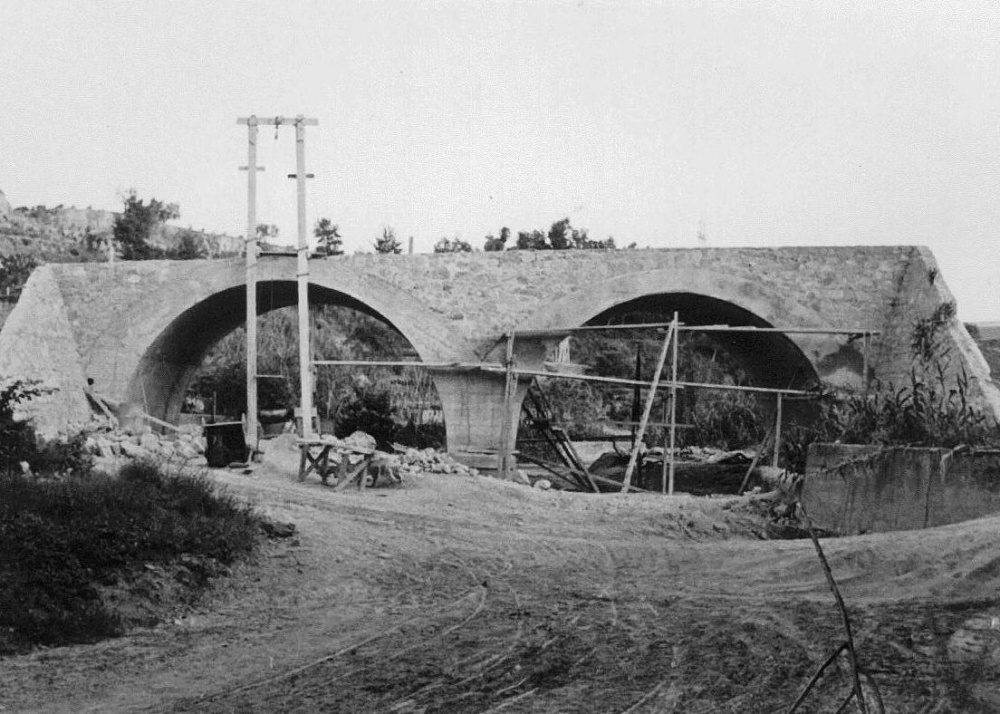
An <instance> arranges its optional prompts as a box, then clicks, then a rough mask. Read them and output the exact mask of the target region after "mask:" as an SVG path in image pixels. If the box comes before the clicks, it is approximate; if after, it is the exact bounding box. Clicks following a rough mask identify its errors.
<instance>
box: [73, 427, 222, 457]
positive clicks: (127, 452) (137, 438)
mask: <svg viewBox="0 0 1000 714" xmlns="http://www.w3.org/2000/svg"><path fill="white" fill-rule="evenodd" d="M84 446H85V448H86V449H87V451H88V452H89V453H91V454H93V455H95V456H101V457H105V458H113V457H117V456H124V457H126V458H131V459H145V458H150V457H158V458H170V459H182V460H190V459H197V458H199V457H201V456H202V455H203V454H204V453H205V437H203V436H202V435H201V427H199V426H196V425H192V426H188V427H182V428H181V429H180V430H179V431H177V433H172V434H162V435H161V434H154V433H153V432H152V431H145V432H144V433H142V434H133V433H129V432H123V431H118V430H115V429H112V428H109V427H105V428H101V429H98V430H94V431H90V432H89V433H88V434H87V440H86V442H84Z"/></svg>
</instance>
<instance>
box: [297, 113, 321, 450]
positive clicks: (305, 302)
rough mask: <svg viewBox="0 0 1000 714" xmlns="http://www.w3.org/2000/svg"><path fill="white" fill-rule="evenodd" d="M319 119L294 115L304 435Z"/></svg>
mask: <svg viewBox="0 0 1000 714" xmlns="http://www.w3.org/2000/svg"><path fill="white" fill-rule="evenodd" d="M317 124H319V121H317V120H316V119H306V118H305V117H304V116H302V115H301V114H300V115H299V116H297V117H295V174H294V178H295V186H296V194H297V196H298V214H299V244H298V259H297V263H296V265H297V268H298V269H297V270H296V276H297V278H298V287H299V388H300V390H301V392H302V394H301V397H300V404H301V406H302V438H303V439H310V438H312V435H313V428H312V412H313V399H312V397H313V395H312V368H313V367H312V351H311V349H310V347H309V240H308V238H307V236H306V179H307V178H308V175H307V174H306V126H316V125H317Z"/></svg>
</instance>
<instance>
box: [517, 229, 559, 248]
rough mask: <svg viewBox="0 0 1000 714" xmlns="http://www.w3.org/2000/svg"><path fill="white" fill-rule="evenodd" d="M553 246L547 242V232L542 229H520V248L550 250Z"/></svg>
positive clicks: (518, 243)
mask: <svg viewBox="0 0 1000 714" xmlns="http://www.w3.org/2000/svg"><path fill="white" fill-rule="evenodd" d="M550 247H551V246H550V245H549V244H548V242H546V239H545V234H544V233H542V232H541V231H531V232H530V233H529V232H528V231H518V232H517V249H518V250H548V249H549V248H550Z"/></svg>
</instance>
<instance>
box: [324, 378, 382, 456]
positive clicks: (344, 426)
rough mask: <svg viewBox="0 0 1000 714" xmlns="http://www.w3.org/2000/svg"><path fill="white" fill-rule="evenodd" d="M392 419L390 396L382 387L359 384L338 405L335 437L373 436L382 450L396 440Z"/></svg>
mask: <svg viewBox="0 0 1000 714" xmlns="http://www.w3.org/2000/svg"><path fill="white" fill-rule="evenodd" d="M395 416H396V410H395V409H394V408H393V404H392V393H391V392H390V391H389V390H388V389H387V388H386V387H385V386H384V385H383V384H381V383H378V382H376V383H371V384H361V385H359V386H357V387H355V390H354V393H353V395H351V396H350V397H348V398H347V399H346V400H345V401H343V402H342V403H341V405H340V409H339V410H338V412H337V420H336V422H337V423H336V429H335V431H336V435H337V436H338V437H341V438H343V437H345V436H350V435H351V434H352V433H354V432H355V431H364V432H366V433H368V434H371V435H372V436H373V437H375V440H376V441H377V442H378V444H379V446H380V447H383V448H384V447H387V446H389V445H391V444H392V442H393V441H394V440H395V435H396V421H395V419H394V417H395Z"/></svg>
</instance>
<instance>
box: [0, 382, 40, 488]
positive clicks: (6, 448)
mask: <svg viewBox="0 0 1000 714" xmlns="http://www.w3.org/2000/svg"><path fill="white" fill-rule="evenodd" d="M41 393H42V390H41V389H40V388H39V387H38V385H37V383H34V382H25V381H21V380H13V381H7V382H5V383H3V386H0V468H2V469H3V471H4V473H13V472H15V471H20V465H19V464H20V462H22V461H28V460H29V459H30V458H31V456H32V455H33V454H35V453H36V451H37V448H38V438H37V437H36V436H35V430H34V428H33V427H32V426H31V423H30V422H27V421H23V420H20V419H17V418H16V417H15V414H14V413H15V411H16V410H17V408H18V406H19V405H21V404H23V403H24V402H26V401H28V400H29V399H31V398H32V397H36V396H38V395H39V394H41Z"/></svg>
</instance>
